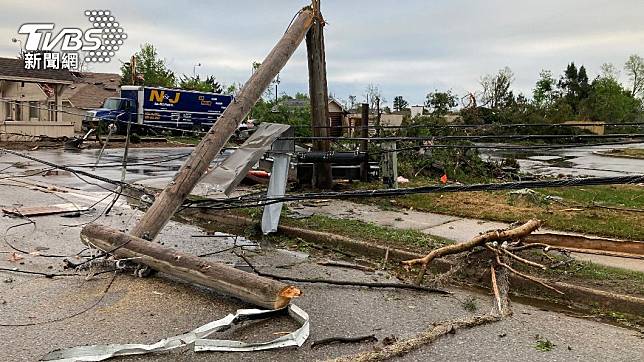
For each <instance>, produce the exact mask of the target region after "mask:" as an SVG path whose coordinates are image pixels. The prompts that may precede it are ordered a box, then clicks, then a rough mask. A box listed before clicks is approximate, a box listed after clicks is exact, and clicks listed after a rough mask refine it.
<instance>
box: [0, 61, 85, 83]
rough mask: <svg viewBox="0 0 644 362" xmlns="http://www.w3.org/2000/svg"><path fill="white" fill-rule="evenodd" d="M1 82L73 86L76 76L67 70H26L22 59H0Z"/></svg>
mask: <svg viewBox="0 0 644 362" xmlns="http://www.w3.org/2000/svg"><path fill="white" fill-rule="evenodd" d="M0 80H9V81H22V82H35V83H54V84H72V83H73V82H74V76H73V75H72V73H71V72H70V71H69V70H67V69H25V63H24V60H22V59H17V58H1V57H0Z"/></svg>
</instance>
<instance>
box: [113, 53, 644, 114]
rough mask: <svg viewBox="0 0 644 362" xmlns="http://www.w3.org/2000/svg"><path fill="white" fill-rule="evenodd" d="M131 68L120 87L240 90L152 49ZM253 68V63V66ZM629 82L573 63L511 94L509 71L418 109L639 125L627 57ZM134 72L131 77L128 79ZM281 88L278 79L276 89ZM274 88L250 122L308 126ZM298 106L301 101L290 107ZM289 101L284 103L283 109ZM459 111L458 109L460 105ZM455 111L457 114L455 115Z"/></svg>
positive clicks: (638, 89) (367, 98)
mask: <svg viewBox="0 0 644 362" xmlns="http://www.w3.org/2000/svg"><path fill="white" fill-rule="evenodd" d="M134 57H135V58H136V59H135V64H131V62H128V63H124V64H123V65H122V66H121V84H122V85H127V84H134V85H146V86H162V87H168V88H182V89H187V90H198V91H206V92H215V93H224V94H235V93H236V92H237V91H238V89H239V85H236V84H232V85H229V86H225V85H223V84H221V83H220V82H218V81H217V80H216V78H215V77H214V76H208V77H206V78H204V79H202V78H200V76H199V75H192V76H188V75H182V76H180V77H178V76H177V75H176V73H175V72H174V71H172V70H171V69H169V67H168V66H167V64H166V62H165V60H163V59H162V58H160V57H159V54H158V52H157V50H156V48H155V47H154V46H153V45H152V44H149V43H148V44H144V45H142V46H141V49H140V50H139V51H138V52H137V53H136V54H135V55H134ZM257 66H259V63H254V64H253V67H254V68H256V67H257ZM622 69H623V72H624V74H625V76H626V79H627V82H626V83H625V84H624V83H622V82H621V81H620V75H621V74H620V70H619V69H618V68H617V67H616V66H615V65H613V64H610V63H606V64H604V65H602V66H601V69H600V71H599V75H598V76H596V77H595V78H594V79H592V80H591V79H590V77H589V76H588V72H587V69H586V67H585V66H584V65H581V66H579V67H578V66H577V65H576V64H575V63H574V62H571V63H570V64H568V65H567V67H566V68H565V69H563V71H562V73H561V75H559V76H558V77H555V75H554V74H553V72H552V71H550V70H542V71H541V72H540V73H539V78H538V80H537V82H536V83H535V86H534V88H533V90H532V94H531V95H530V96H526V95H525V94H523V93H516V92H515V91H514V90H513V88H512V86H513V83H514V80H515V75H514V73H513V71H512V70H511V69H510V68H509V67H504V68H502V69H500V70H499V71H497V72H496V73H493V74H486V75H484V76H482V77H481V78H480V80H479V87H480V88H479V89H478V90H477V91H475V92H473V93H468V94H465V95H461V96H459V95H457V94H456V93H454V92H453V91H451V90H445V91H439V90H435V91H433V92H430V93H428V94H427V95H426V97H425V102H424V106H425V107H426V108H427V110H428V112H429V114H430V115H434V116H444V115H446V114H449V113H453V114H459V115H460V116H461V118H462V121H463V122H465V123H488V124H490V123H560V122H565V121H574V120H582V121H603V122H610V123H627V122H633V121H636V120H639V119H641V118H642V114H643V110H644V109H643V101H642V97H643V96H644V59H643V58H642V57H640V56H638V55H631V56H630V57H629V58H628V59H627V60H626V62H625V63H624V66H623V67H622ZM133 71H134V74H133ZM278 84H279V80H278V79H276V80H275V81H274V83H273V85H274V86H277V85H278ZM276 93H277V89H275V93H273V87H269V89H268V90H267V91H266V93H265V94H264V97H263V99H261V100H260V101H259V102H258V103H257V104H256V105H255V107H254V108H253V112H252V113H251V115H252V117H253V118H257V119H259V120H260V121H272V122H281V123H289V124H294V125H306V124H308V123H307V122H309V121H310V115H309V114H308V113H309V108H308V104H307V102H305V100H307V99H308V96H307V95H306V94H296V95H295V96H289V95H287V94H286V93H283V92H282V94H281V95H280V96H278V95H277V94H276ZM362 97H363V101H364V102H366V103H368V104H369V107H370V109H371V110H372V112H380V113H390V112H392V110H391V109H390V108H389V106H387V105H386V104H387V100H386V99H385V98H384V97H383V96H382V91H381V89H380V88H379V86H377V85H373V84H369V85H368V86H367V87H366V89H365V91H364V93H363V94H362ZM291 100H296V101H297V100H300V102H299V103H298V102H296V101H295V102H291ZM357 100H358V97H356V96H354V95H349V97H348V98H347V100H344V101H343V100H340V101H341V103H343V104H344V105H345V107H346V108H347V109H349V110H356V109H357V106H358V103H357ZM289 102H290V103H289ZM459 105H460V106H461V107H459ZM392 108H393V112H402V113H406V112H407V113H408V110H409V102H407V101H406V100H405V98H404V97H403V96H396V97H394V99H393V101H392ZM457 108H458V109H457Z"/></svg>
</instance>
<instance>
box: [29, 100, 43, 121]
mask: <svg viewBox="0 0 644 362" xmlns="http://www.w3.org/2000/svg"><path fill="white" fill-rule="evenodd" d="M39 106H40V105H39V104H38V102H29V120H32V119H36V120H37V119H38V115H39V114H40V113H39V112H38V111H39V109H38V107H39Z"/></svg>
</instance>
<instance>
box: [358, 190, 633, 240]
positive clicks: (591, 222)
mask: <svg viewBox="0 0 644 362" xmlns="http://www.w3.org/2000/svg"><path fill="white" fill-rule="evenodd" d="M425 181H426V180H425ZM421 182H422V181H421ZM372 186H376V185H372ZM413 186H418V183H417V182H416V181H415V182H413V183H410V184H409V186H407V185H405V187H413ZM357 187H358V188H367V187H368V186H367V185H365V184H359V185H358V186H357ZM535 191H536V192H538V193H539V195H540V196H539V202H535V200H534V196H530V197H524V196H520V197H516V196H515V195H512V194H510V192H509V191H494V192H459V193H429V194H415V195H407V196H403V197H396V198H370V199H356V200H355V201H357V202H363V203H369V204H375V205H379V206H380V207H383V208H392V207H395V208H405V209H409V208H412V209H414V210H418V211H426V212H436V213H441V214H448V215H457V216H462V217H470V218H480V219H485V220H494V221H503V222H515V221H522V220H527V219H530V218H538V219H540V220H542V221H544V222H545V226H546V227H548V228H552V229H555V230H561V231H572V232H580V233H587V234H594V235H599V236H608V237H617V238H624V239H632V240H644V212H635V211H628V210H617V209H607V208H605V207H610V208H618V209H619V208H622V209H636V210H644V187H641V186H635V185H617V186H589V187H567V188H548V189H537V190H535ZM546 196H556V197H560V198H562V200H560V201H558V200H552V199H546V198H545V197H546ZM542 201H543V202H542ZM598 206H602V207H598Z"/></svg>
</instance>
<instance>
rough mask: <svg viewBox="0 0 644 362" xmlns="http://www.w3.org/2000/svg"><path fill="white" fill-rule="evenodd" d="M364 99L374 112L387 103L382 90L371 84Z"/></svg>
mask: <svg viewBox="0 0 644 362" xmlns="http://www.w3.org/2000/svg"><path fill="white" fill-rule="evenodd" d="M364 97H365V101H366V102H367V103H369V108H371V110H374V111H375V110H376V109H378V108H379V107H380V106H382V105H383V104H385V103H387V100H386V99H385V98H384V97H383V96H382V93H381V92H380V88H379V87H378V86H377V85H373V84H369V85H368V86H367V89H365V93H364Z"/></svg>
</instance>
